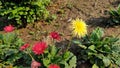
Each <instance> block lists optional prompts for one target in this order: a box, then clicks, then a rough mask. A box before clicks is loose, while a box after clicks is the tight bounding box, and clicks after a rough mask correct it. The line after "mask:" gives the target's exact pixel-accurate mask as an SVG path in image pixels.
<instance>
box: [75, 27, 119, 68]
mask: <svg viewBox="0 0 120 68" xmlns="http://www.w3.org/2000/svg"><path fill="white" fill-rule="evenodd" d="M73 42H74V43H76V44H78V46H79V47H80V49H79V50H78V51H79V56H78V59H81V60H84V61H85V62H87V61H89V62H90V63H91V64H92V68H106V67H108V68H111V67H113V68H118V67H119V65H120V62H119V61H120V39H119V38H117V37H112V36H108V37H107V36H104V32H103V30H102V29H101V28H96V29H95V30H93V32H92V33H91V34H90V35H87V36H85V37H83V38H81V39H80V40H76V41H75V40H74V41H73Z"/></svg>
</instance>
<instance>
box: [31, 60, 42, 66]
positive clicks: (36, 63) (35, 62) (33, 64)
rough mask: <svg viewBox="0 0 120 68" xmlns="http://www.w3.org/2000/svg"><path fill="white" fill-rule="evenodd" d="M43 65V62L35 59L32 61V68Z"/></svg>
mask: <svg viewBox="0 0 120 68" xmlns="http://www.w3.org/2000/svg"><path fill="white" fill-rule="evenodd" d="M40 66H41V63H39V62H37V61H35V60H33V61H32V63H31V68H38V67H40Z"/></svg>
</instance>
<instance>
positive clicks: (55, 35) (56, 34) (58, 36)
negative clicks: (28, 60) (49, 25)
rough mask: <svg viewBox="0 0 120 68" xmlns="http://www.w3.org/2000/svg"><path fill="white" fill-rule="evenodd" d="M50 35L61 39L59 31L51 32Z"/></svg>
mask: <svg viewBox="0 0 120 68" xmlns="http://www.w3.org/2000/svg"><path fill="white" fill-rule="evenodd" d="M50 37H51V38H53V39H56V40H60V35H59V34H58V33H57V32H51V33H50Z"/></svg>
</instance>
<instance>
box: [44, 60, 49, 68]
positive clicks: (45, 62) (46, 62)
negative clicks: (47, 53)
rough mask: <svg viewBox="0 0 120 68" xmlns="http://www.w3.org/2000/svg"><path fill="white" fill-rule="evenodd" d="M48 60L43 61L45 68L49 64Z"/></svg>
mask: <svg viewBox="0 0 120 68" xmlns="http://www.w3.org/2000/svg"><path fill="white" fill-rule="evenodd" d="M50 62H51V61H50V60H49V59H43V64H44V65H45V66H46V67H47V66H48V65H49V64H50Z"/></svg>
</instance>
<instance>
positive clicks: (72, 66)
mask: <svg viewBox="0 0 120 68" xmlns="http://www.w3.org/2000/svg"><path fill="white" fill-rule="evenodd" d="M76 60H77V59H76V56H73V57H72V58H71V59H70V61H69V68H75V67H76Z"/></svg>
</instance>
